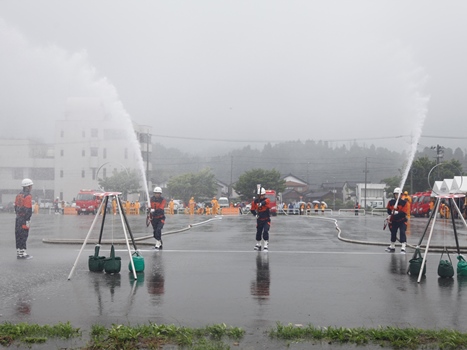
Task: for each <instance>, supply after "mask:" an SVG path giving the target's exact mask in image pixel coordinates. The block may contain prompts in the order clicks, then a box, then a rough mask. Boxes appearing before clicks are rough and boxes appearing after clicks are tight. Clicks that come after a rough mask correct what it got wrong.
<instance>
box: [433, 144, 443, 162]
mask: <svg viewBox="0 0 467 350" xmlns="http://www.w3.org/2000/svg"><path fill="white" fill-rule="evenodd" d="M430 148H431V149H435V150H436V165H438V164H439V160H440V159H441V158H443V157H444V151H443V149H444V147H443V146H440V145H436V146H431V147H430Z"/></svg>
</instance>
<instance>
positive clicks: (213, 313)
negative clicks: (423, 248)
mask: <svg viewBox="0 0 467 350" xmlns="http://www.w3.org/2000/svg"><path fill="white" fill-rule="evenodd" d="M209 218H211V217H209ZM93 219H94V216H63V215H53V214H52V215H48V214H39V215H34V216H33V218H32V220H31V233H30V237H29V240H28V253H29V254H31V255H33V256H34V258H33V259H31V260H17V259H16V251H15V243H14V215H13V214H1V215H0V224H1V227H2V229H1V235H0V242H1V244H0V251H1V254H0V262H1V266H2V270H1V273H0V276H1V277H0V278H1V286H2V287H1V291H0V322H6V321H8V322H12V323H17V322H28V323H38V324H56V323H58V322H67V321H70V322H71V324H72V325H73V326H74V327H80V328H81V329H83V330H85V331H86V330H89V329H90V327H91V325H93V324H103V325H106V326H110V325H112V324H130V325H137V324H147V323H148V322H149V321H150V322H153V323H157V324H162V323H164V324H175V325H180V326H188V327H204V326H206V325H209V324H217V323H225V324H227V325H230V326H237V327H242V328H244V329H245V330H246V336H245V339H244V340H242V341H241V342H240V346H239V347H236V348H240V349H263V348H281V347H282V346H283V343H282V345H280V344H279V345H278V344H277V343H274V342H272V341H270V340H268V338H267V336H266V335H265V331H267V330H269V329H271V328H272V327H274V326H275V324H276V322H281V323H283V324H288V323H292V324H302V325H307V324H313V325H315V326H338V327H339V326H343V327H362V326H364V327H378V326H397V327H418V328H430V329H435V328H452V329H457V330H460V331H464V332H465V331H467V329H466V328H467V327H466V326H467V312H466V310H464V309H465V308H466V307H464V306H463V305H464V304H466V301H467V280H465V281H464V280H461V279H459V278H457V277H456V276H455V277H454V278H451V279H441V278H438V275H437V268H438V262H439V258H440V255H441V254H440V253H438V252H433V253H430V254H429V255H428V260H427V273H426V276H425V277H423V278H422V281H421V283H417V281H416V277H413V276H410V275H407V274H406V271H407V268H408V262H409V260H410V259H411V258H412V252H413V250H412V249H409V250H408V252H407V254H400V253H399V252H400V248H399V247H398V248H397V250H396V253H394V254H391V253H386V252H384V248H385V246H387V244H388V241H389V231H388V230H387V229H386V231H383V218H382V217H377V216H376V217H375V216H369V215H367V216H363V215H360V216H354V215H353V214H347V215H334V216H325V217H323V216H317V217H305V216H279V217H274V218H272V227H271V231H270V234H271V238H270V250H269V252H268V253H265V252H255V251H253V246H254V244H255V239H254V237H255V219H254V217H253V216H251V215H244V216H235V217H228V216H226V217H221V218H219V219H214V220H211V221H209V222H206V223H204V224H202V225H196V226H193V227H192V228H191V229H189V230H185V231H182V232H178V233H173V234H169V235H164V236H163V242H164V250H163V251H159V252H158V251H154V250H153V249H152V247H153V244H154V239H148V240H145V241H141V242H137V243H136V244H137V246H138V248H139V249H140V250H141V251H142V255H143V256H144V260H145V270H144V272H143V273H140V274H138V279H137V280H136V281H135V280H134V278H133V275H132V274H130V272H129V270H128V263H129V256H128V252H127V251H126V247H125V246H124V245H118V246H117V247H116V249H117V255H118V256H120V257H121V259H122V269H121V272H120V273H119V274H116V275H108V274H105V273H93V272H90V271H89V269H88V256H89V255H92V254H93V253H94V243H92V244H88V245H87V246H86V247H85V250H84V252H83V254H82V256H81V258H80V260H79V263H78V264H77V266H76V269H75V271H74V274H73V276H72V277H71V279H70V280H68V278H67V277H68V275H69V274H70V271H71V269H72V267H73V264H74V262H75V259H76V257H77V256H78V252H79V249H80V248H81V244H60V243H59V244H57V243H55V244H51V243H44V242H43V240H44V239H46V240H48V241H60V240H62V239H71V238H73V239H84V237H85V236H86V234H87V233H88V231H89V229H90V227H91V222H92V220H93ZM128 219H129V223H130V227H131V230H132V232H133V235H134V236H135V237H143V236H147V235H151V230H150V228H146V226H145V217H143V216H139V217H134V216H133V217H132V216H130V217H128ZM207 219H208V217H206V216H191V217H190V216H187V215H174V216H168V217H167V220H166V226H165V227H164V232H173V231H177V230H179V229H183V228H187V227H188V225H191V224H196V223H201V222H203V221H205V220H207ZM334 220H337V225H338V227H339V228H340V229H341V230H342V233H341V234H342V236H343V237H345V238H346V239H350V240H356V241H361V242H366V243H371V244H355V243H349V242H344V241H342V240H339V239H338V230H337V229H336V224H335V222H334ZM426 223H427V219H423V218H413V219H412V220H411V224H410V230H409V235H408V242H409V243H411V244H414V245H416V244H417V243H418V240H419V239H420V237H421V235H422V233H423V231H424V230H425V228H426ZM99 227H100V220H99V222H98V225H96V227H95V228H94V230H93V232H92V235H91V238H94V239H96V238H97V237H98V233H99ZM458 235H459V242H460V245H461V246H463V247H467V240H466V237H467V230H466V229H465V228H464V227H460V228H458ZM427 236H428V233H427ZM104 238H105V239H107V240H110V241H112V240H115V241H116V240H117V239H121V238H123V231H122V225H121V222H120V219H119V217H118V216H117V217H113V216H110V218H109V217H107V219H106V224H105V231H104ZM424 242H426V240H425V241H424ZM432 244H434V245H437V246H439V247H442V246H444V245H448V246H454V245H455V240H454V236H453V229H452V227H451V225H450V224H449V223H446V222H444V221H440V220H438V221H437V223H436V225H435V228H434V233H433V239H432ZM109 248H110V246H109V245H108V244H106V245H104V246H103V247H102V248H101V254H100V255H105V256H109ZM456 256H457V254H455V253H454V251H452V253H451V259H452V261H453V264H454V267H456V266H457V259H456ZM334 347H335V346H334ZM290 348H291V349H299V348H300V349H301V348H311V345H310V344H295V345H293V346H292V347H290ZM313 348H317V349H318V348H319V349H328V348H333V347H329V346H328V345H326V344H325V345H319V344H318V345H316V344H315V345H314V347H313ZM368 348H369V347H367V348H366V349H368ZM375 348H378V347H375Z"/></svg>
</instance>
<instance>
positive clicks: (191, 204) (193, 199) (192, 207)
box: [188, 197, 196, 215]
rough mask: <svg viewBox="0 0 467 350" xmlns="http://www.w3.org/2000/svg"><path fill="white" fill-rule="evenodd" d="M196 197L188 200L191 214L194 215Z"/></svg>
mask: <svg viewBox="0 0 467 350" xmlns="http://www.w3.org/2000/svg"><path fill="white" fill-rule="evenodd" d="M195 204H196V203H195V198H194V197H191V198H190V201H189V202H188V206H189V207H190V215H193V214H194V213H195Z"/></svg>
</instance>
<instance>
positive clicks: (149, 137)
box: [146, 129, 151, 202]
mask: <svg viewBox="0 0 467 350" xmlns="http://www.w3.org/2000/svg"><path fill="white" fill-rule="evenodd" d="M150 139H151V136H150V134H149V129H148V132H147V133H146V182H147V186H148V194H147V195H149V193H150V192H151V190H150V188H149V142H150ZM147 201H148V202H149V198H147Z"/></svg>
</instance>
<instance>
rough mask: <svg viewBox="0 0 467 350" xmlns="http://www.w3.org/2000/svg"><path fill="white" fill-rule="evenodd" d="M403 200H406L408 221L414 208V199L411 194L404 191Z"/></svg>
mask: <svg viewBox="0 0 467 350" xmlns="http://www.w3.org/2000/svg"><path fill="white" fill-rule="evenodd" d="M402 199H403V200H405V201H406V202H407V203H406V206H407V219H410V210H411V209H410V208H411V207H412V197H410V196H409V192H407V191H404V195H403V196H402Z"/></svg>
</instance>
